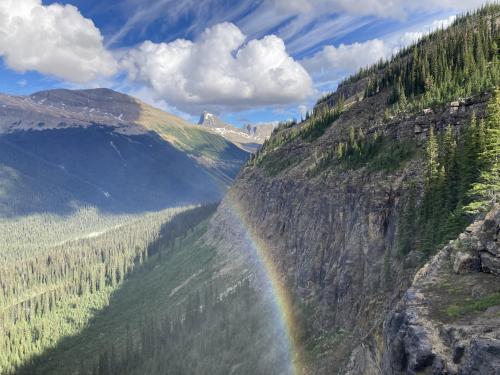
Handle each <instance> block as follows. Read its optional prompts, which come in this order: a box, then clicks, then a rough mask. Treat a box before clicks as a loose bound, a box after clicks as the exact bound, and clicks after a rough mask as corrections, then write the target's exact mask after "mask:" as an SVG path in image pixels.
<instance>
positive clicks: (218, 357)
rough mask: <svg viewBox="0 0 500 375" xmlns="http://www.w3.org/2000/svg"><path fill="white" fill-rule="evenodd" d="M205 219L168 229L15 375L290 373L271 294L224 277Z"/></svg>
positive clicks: (239, 278)
mask: <svg viewBox="0 0 500 375" xmlns="http://www.w3.org/2000/svg"><path fill="white" fill-rule="evenodd" d="M207 221H208V220H204V221H203V222H201V223H200V224H199V225H197V226H196V227H194V228H189V227H186V228H184V229H185V231H184V233H183V234H182V235H181V236H180V237H177V238H176V239H175V240H173V238H172V237H171V236H170V235H169V234H168V233H166V232H163V233H162V235H161V236H160V237H159V239H158V240H157V241H156V242H154V243H152V244H151V246H150V247H149V256H148V258H147V260H146V261H145V262H144V263H143V264H142V266H138V267H136V268H135V269H134V272H133V273H132V274H131V275H130V276H129V277H128V278H127V279H126V281H125V282H124V283H123V284H122V285H121V286H120V287H119V288H118V289H117V290H116V291H115V292H114V294H113V295H112V296H111V298H110V300H109V306H108V307H105V308H103V309H102V310H101V311H99V312H97V313H96V315H95V318H94V319H93V320H92V321H90V323H89V324H88V325H87V327H85V328H84V329H83V330H81V331H80V332H79V333H77V334H74V335H71V336H69V337H67V338H65V339H63V340H61V341H59V342H58V343H57V344H56V345H55V348H54V349H52V350H48V351H46V352H45V353H42V354H41V355H40V356H38V357H36V358H34V359H33V361H32V362H31V363H30V364H27V365H26V366H25V367H24V368H22V369H20V370H19V371H18V372H16V374H30V375H36V374H44V375H50V374H75V375H84V374H92V373H93V371H94V369H95V368H96V367H97V368H100V370H99V371H100V372H99V374H102V375H112V374H113V375H114V374H121V375H132V374H133V375H135V374H164V373H168V374H192V375H202V374H213V375H223V374H224V375H225V374H229V373H233V371H234V370H236V369H237V370H238V371H237V372H234V373H238V374H248V375H250V374H270V373H280V374H287V373H288V372H287V366H288V362H287V361H286V353H285V350H286V348H282V347H280V346H279V345H276V343H275V342H273V340H276V338H277V337H278V335H279V333H278V332H277V330H278V328H277V327H276V326H275V325H274V322H275V320H274V316H273V314H274V312H273V311H271V310H270V304H269V301H267V300H266V298H267V297H266V296H263V295H259V294H258V293H257V291H256V290H254V289H253V288H250V287H249V285H248V283H245V282H244V281H243V279H244V275H242V274H240V275H237V277H221V273H220V271H221V269H220V260H219V259H218V257H217V249H216V248H215V247H213V246H210V245H207V244H206V243H205V242H204V241H203V240H201V239H202V238H203V235H204V234H205V233H206V230H207ZM236 280H239V282H236ZM166 327H171V329H170V328H166ZM167 331H168V332H167Z"/></svg>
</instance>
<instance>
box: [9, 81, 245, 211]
mask: <svg viewBox="0 0 500 375" xmlns="http://www.w3.org/2000/svg"><path fill="white" fill-rule="evenodd" d="M0 142H1V143H2V144H4V145H5V147H3V150H2V151H3V152H2V155H1V156H0V166H1V171H2V173H4V176H6V179H4V180H3V181H2V186H3V188H4V189H6V191H7V192H8V194H6V195H4V196H2V198H1V201H2V202H1V203H0V207H3V208H4V209H6V208H7V207H8V206H9V199H10V198H12V197H13V196H15V195H16V194H17V193H16V191H17V192H18V193H19V194H21V193H22V194H25V196H26V197H30V196H34V197H39V198H41V197H44V198H43V199H38V200H37V202H38V203H36V204H35V203H34V202H33V200H32V199H31V198H28V199H27V200H26V202H25V203H22V201H20V203H19V205H18V210H19V212H26V210H27V209H28V206H29V203H30V202H31V203H33V208H35V207H38V208H37V209H42V207H46V206H47V204H48V202H52V203H54V200H53V198H50V197H51V196H53V194H52V193H50V190H52V189H55V190H56V191H59V192H60V196H61V197H67V198H68V200H70V197H71V196H72V195H74V198H75V199H76V200H77V201H80V202H82V203H84V204H97V205H99V206H100V207H102V208H104V207H107V208H106V209H114V208H113V207H115V208H116V209H119V210H128V209H133V210H140V209H141V204H143V205H144V207H143V208H144V209H147V210H150V209H154V207H155V205H157V206H158V207H167V206H170V205H171V204H173V203H174V202H175V200H176V198H179V199H178V200H179V202H181V203H183V204H187V203H201V202H209V201H212V202H213V201H217V200H219V199H220V198H221V197H222V194H223V193H224V191H225V189H227V187H228V186H229V184H230V183H231V181H232V179H233V178H234V177H235V176H236V174H237V172H238V170H239V167H240V166H241V164H242V163H243V162H244V161H245V160H246V159H247V154H246V153H245V152H243V151H242V150H240V149H239V148H238V147H236V146H235V145H233V144H232V143H230V142H229V141H227V140H225V139H223V138H222V137H220V136H218V135H216V134H213V133H211V132H209V131H207V130H205V129H203V128H201V127H198V126H195V125H192V124H189V123H188V122H187V121H185V120H183V119H181V118H179V117H177V116H173V115H171V114H169V113H166V112H164V111H161V110H159V109H156V108H154V107H152V106H149V105H147V104H145V103H143V102H141V101H139V100H137V99H135V98H133V97H130V96H128V95H125V94H121V93H118V92H116V91H113V90H110V89H90V90H66V89H56V90H49V91H41V92H38V93H34V94H32V95H30V96H25V97H20V96H9V95H0ZM141 163H143V165H142V166H141ZM35 166H36V168H38V169H37V170H35V169H34V168H35ZM107 168H108V169H107ZM41 171H44V173H45V174H46V176H50V178H49V177H47V178H45V180H44V181H38V185H39V186H41V187H43V188H41V189H37V188H36V185H37V182H36V181H37V180H36V179H37V178H42V173H41ZM169 173H172V176H169ZM16 176H17V177H16ZM33 176H38V177H36V178H35V179H34V178H33ZM50 181H52V183H55V184H56V185H55V186H57V188H54V187H52V188H51V187H50V186H52V185H51V184H52V183H49V182H50ZM134 181H135V182H134ZM134 184H135V186H134ZM144 184H146V185H147V184H150V186H151V187H152V188H151V190H150V191H149V192H148V189H147V186H146V185H145V186H143V187H142V188H139V185H141V186H142V185H144ZM162 186H163V188H164V190H165V191H163V192H162V191H161V190H162ZM61 189H62V190H61ZM153 192H154V193H153ZM169 194H170V195H171V196H170V197H169ZM191 195H192V196H191ZM94 197H95V198H94ZM65 199H66V198H65ZM14 201H16V202H17V200H14ZM44 202H45V203H44ZM67 203H68V202H66V203H64V204H63V206H64V207H66V206H67ZM54 204H55V203H54ZM55 206H58V207H59V206H60V205H59V204H55ZM127 207H128V208H127ZM5 212H6V211H5Z"/></svg>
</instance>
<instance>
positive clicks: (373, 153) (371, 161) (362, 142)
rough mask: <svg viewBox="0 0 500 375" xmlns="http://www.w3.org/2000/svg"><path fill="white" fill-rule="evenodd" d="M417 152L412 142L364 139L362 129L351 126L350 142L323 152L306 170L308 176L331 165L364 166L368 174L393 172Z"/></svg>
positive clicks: (375, 135) (345, 167)
mask: <svg viewBox="0 0 500 375" xmlns="http://www.w3.org/2000/svg"><path fill="white" fill-rule="evenodd" d="M416 153H417V146H416V143H415V142H414V141H412V140H407V141H400V140H396V139H392V138H389V137H387V136H382V135H379V134H378V133H377V132H375V133H374V134H373V135H370V136H366V135H365V133H364V132H363V129H361V128H359V129H357V130H356V129H354V127H351V129H350V132H349V139H348V140H347V141H346V142H339V143H337V144H336V145H335V147H334V149H333V150H328V151H325V152H323V153H322V154H321V155H320V156H319V157H318V158H317V161H316V162H315V164H314V165H313V166H312V167H311V168H310V169H309V175H311V176H312V175H316V174H318V173H320V172H321V171H323V170H325V169H326V168H328V167H331V166H332V165H339V166H340V167H341V168H344V169H358V168H363V167H366V168H367V169H368V170H369V171H373V172H377V171H384V172H393V171H396V170H398V169H400V168H401V167H402V166H403V165H404V163H405V162H406V161H408V160H410V159H411V158H413V157H414V156H415V155H416Z"/></svg>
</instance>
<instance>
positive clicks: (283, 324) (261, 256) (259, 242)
mask: <svg viewBox="0 0 500 375" xmlns="http://www.w3.org/2000/svg"><path fill="white" fill-rule="evenodd" d="M224 202H225V204H226V207H227V208H228V209H229V211H230V214H231V219H232V220H233V222H232V224H233V225H235V227H236V228H238V231H239V232H240V233H239V234H241V237H242V240H243V241H244V243H245V245H247V246H245V247H246V248H247V249H248V251H250V252H251V254H249V255H250V256H252V258H253V260H254V261H255V264H256V265H257V267H259V268H260V271H262V272H260V273H259V275H261V274H262V275H264V276H265V279H266V280H263V281H264V283H263V284H264V285H265V286H266V289H268V292H269V293H270V294H271V296H272V301H273V305H274V306H273V308H274V309H275V310H276V311H275V312H276V314H275V315H276V316H277V317H278V321H277V324H279V327H280V330H281V331H282V333H283V336H284V338H285V340H284V343H283V344H284V345H286V347H287V348H286V349H287V353H288V361H289V369H290V371H289V372H290V374H293V375H303V374H304V372H305V368H304V366H303V361H302V354H301V350H300V345H299V332H298V330H297V327H298V324H297V322H296V320H295V316H294V312H293V307H292V306H293V305H292V299H291V295H290V293H289V291H288V289H287V288H286V286H285V285H284V280H283V276H282V275H281V273H280V272H279V271H278V269H277V267H276V263H275V262H274V260H273V258H272V247H271V246H270V245H269V244H268V243H267V242H266V241H265V240H264V239H263V238H262V237H261V236H259V235H258V233H257V231H256V229H255V227H254V226H253V225H252V224H251V223H250V221H249V220H248V215H247V212H246V210H245V209H244V207H243V205H242V203H240V202H238V201H237V200H236V199H234V198H233V197H231V195H230V194H228V195H227V196H226V199H225V201H224Z"/></svg>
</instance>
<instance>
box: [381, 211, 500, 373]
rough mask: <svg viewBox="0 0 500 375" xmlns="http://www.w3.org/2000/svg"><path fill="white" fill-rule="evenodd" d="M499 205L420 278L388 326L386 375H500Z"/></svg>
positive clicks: (463, 235)
mask: <svg viewBox="0 0 500 375" xmlns="http://www.w3.org/2000/svg"><path fill="white" fill-rule="evenodd" d="M499 233H500V206H497V207H495V208H494V209H492V210H491V211H490V212H489V213H488V215H486V217H485V218H484V219H483V220H478V221H476V222H475V223H473V224H472V225H471V226H469V227H468V228H467V229H466V231H465V232H464V233H463V234H461V235H460V236H459V238H458V239H457V240H455V241H453V242H451V243H450V244H449V245H448V246H446V247H445V248H444V249H442V250H441V251H440V252H439V253H438V254H437V255H436V256H435V257H434V258H433V259H432V260H431V261H430V262H429V263H428V264H427V265H426V266H425V267H423V268H422V269H421V270H420V271H419V272H418V273H417V274H416V276H415V279H414V282H413V285H412V287H411V288H410V289H409V290H408V291H407V292H406V294H405V296H404V298H403V299H402V301H401V302H400V303H399V304H398V305H397V307H396V309H395V310H394V311H393V312H392V313H391V314H389V316H388V318H387V319H386V320H385V323H384V345H385V349H386V350H385V351H384V352H385V354H384V358H383V361H382V367H383V371H382V372H383V373H384V374H436V375H437V374H449V375H466V374H478V375H479V374H481V375H489V374H491V375H493V374H495V375H497V374H500V306H499V305H500V277H499V276H500V267H499V265H500V256H499V255H500V244H499V238H500V235H499Z"/></svg>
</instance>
